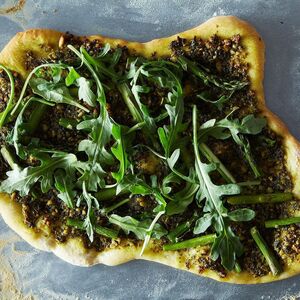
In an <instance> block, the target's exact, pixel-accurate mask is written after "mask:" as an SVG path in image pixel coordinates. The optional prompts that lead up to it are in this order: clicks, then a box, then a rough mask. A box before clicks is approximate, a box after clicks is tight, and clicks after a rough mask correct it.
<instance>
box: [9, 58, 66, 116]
mask: <svg viewBox="0 0 300 300" xmlns="http://www.w3.org/2000/svg"><path fill="white" fill-rule="evenodd" d="M44 68H51V69H53V68H55V69H56V68H62V69H65V68H67V65H65V64H62V63H58V64H53V63H47V64H42V65H39V66H37V67H36V68H34V69H33V70H32V71H31V72H30V73H29V75H28V76H27V78H26V80H25V82H24V85H23V88H22V90H21V93H20V96H19V99H18V100H17V102H16V103H15V105H14V107H13V109H12V110H11V113H10V116H11V117H13V116H14V115H15V113H16V112H18V111H19V110H20V108H19V107H20V106H22V101H23V99H24V96H25V93H26V90H27V87H28V85H29V82H30V80H31V79H32V76H33V75H34V74H36V73H37V72H38V71H40V70H42V69H44Z"/></svg>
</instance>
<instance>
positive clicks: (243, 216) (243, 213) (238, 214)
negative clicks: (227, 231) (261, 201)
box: [228, 208, 255, 222]
mask: <svg viewBox="0 0 300 300" xmlns="http://www.w3.org/2000/svg"><path fill="white" fill-rule="evenodd" d="M228 217H229V219H230V220H232V221H235V222H245V221H251V220H252V219H254V217H255V211H254V210H252V209H249V208H240V209H236V210H233V211H231V212H229V213H228Z"/></svg>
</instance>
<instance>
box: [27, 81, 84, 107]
mask: <svg viewBox="0 0 300 300" xmlns="http://www.w3.org/2000/svg"><path fill="white" fill-rule="evenodd" d="M29 85H30V87H31V89H32V91H33V93H35V94H36V95H39V96H41V97H42V98H44V99H45V100H47V101H49V102H53V103H64V104H68V105H72V106H76V107H78V108H81V109H82V110H84V111H86V112H89V110H88V109H87V108H86V107H84V106H82V105H81V104H80V103H78V102H77V101H76V100H75V99H74V98H73V97H72V96H71V94H70V92H69V90H68V88H67V87H66V86H65V85H64V83H54V82H49V81H47V80H46V79H43V78H39V77H37V78H31V79H30V81H29Z"/></svg>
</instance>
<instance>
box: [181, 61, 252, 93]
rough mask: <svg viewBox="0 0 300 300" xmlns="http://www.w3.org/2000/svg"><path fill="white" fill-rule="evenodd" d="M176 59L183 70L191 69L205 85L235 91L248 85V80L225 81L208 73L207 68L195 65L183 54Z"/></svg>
mask: <svg viewBox="0 0 300 300" xmlns="http://www.w3.org/2000/svg"><path fill="white" fill-rule="evenodd" d="M177 61H178V63H179V64H180V65H181V67H182V69H183V70H185V71H187V70H189V71H191V72H192V73H193V74H194V75H195V76H197V77H198V78H200V79H201V80H202V81H203V83H204V84H205V85H207V86H209V85H210V84H213V85H214V86H217V87H219V88H221V89H224V90H228V91H236V90H240V89H242V88H243V87H245V86H246V85H248V82H243V81H238V80H231V81H225V80H223V79H222V78H219V77H218V76H216V75H213V74H211V73H208V72H207V70H205V69H204V68H203V67H200V66H199V65H197V63H196V62H193V61H191V60H189V59H188V58H186V57H184V56H180V57H177Z"/></svg>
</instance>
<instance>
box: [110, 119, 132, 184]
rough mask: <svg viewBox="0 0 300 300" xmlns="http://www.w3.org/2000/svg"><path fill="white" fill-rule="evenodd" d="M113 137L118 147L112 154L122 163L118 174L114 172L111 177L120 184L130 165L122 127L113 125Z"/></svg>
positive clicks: (114, 147) (112, 149) (113, 149)
mask: <svg viewBox="0 0 300 300" xmlns="http://www.w3.org/2000/svg"><path fill="white" fill-rule="evenodd" d="M112 136H113V137H114V139H115V140H116V142H117V145H116V146H113V147H112V148H111V152H112V153H113V155H114V156H115V157H116V158H117V160H118V161H119V162H120V167H119V170H118V172H113V173H111V175H112V177H113V178H115V179H116V181H117V182H120V181H121V180H122V179H123V178H124V175H125V171H126V169H127V167H128V165H129V162H128V159H127V153H126V151H125V144H124V135H122V127H121V126H119V125H117V124H113V126H112Z"/></svg>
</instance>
